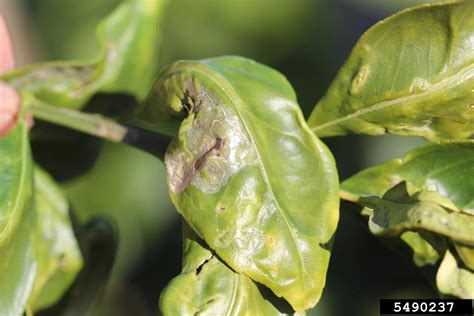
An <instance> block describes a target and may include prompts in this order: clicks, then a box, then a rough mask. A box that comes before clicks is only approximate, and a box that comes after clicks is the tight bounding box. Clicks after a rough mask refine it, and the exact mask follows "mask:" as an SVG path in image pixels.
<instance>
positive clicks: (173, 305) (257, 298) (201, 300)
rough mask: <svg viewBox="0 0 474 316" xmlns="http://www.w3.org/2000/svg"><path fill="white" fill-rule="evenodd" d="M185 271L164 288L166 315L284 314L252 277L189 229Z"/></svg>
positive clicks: (161, 302) (185, 244)
mask: <svg viewBox="0 0 474 316" xmlns="http://www.w3.org/2000/svg"><path fill="white" fill-rule="evenodd" d="M183 239H184V247H183V270H182V272H181V274H180V275H179V276H177V277H176V278H174V279H173V280H172V281H171V282H170V283H169V284H168V285H167V286H166V288H165V289H164V290H163V292H162V294H161V297H160V309H161V311H162V313H163V315H282V314H281V313H280V312H279V311H278V310H277V309H276V308H275V307H274V306H273V305H272V304H271V303H270V302H269V301H267V300H266V299H265V298H264V297H263V296H262V294H261V293H260V291H259V289H258V288H257V286H256V285H255V283H253V281H252V280H251V279H249V278H248V277H246V276H245V275H243V274H239V273H236V272H234V271H232V270H231V269H230V268H229V267H228V266H227V265H226V264H225V263H223V262H222V261H221V260H220V259H219V258H218V257H216V256H215V255H214V254H213V253H212V252H211V251H210V250H209V249H207V248H206V246H204V245H202V241H201V240H199V239H198V238H197V236H195V235H194V233H192V231H191V230H190V229H189V228H188V229H186V228H185V232H184V236H183Z"/></svg>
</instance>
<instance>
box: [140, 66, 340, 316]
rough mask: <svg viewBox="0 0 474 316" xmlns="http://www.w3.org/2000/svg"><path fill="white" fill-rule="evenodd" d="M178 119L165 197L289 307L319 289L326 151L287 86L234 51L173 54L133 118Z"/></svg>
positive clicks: (330, 174)
mask: <svg viewBox="0 0 474 316" xmlns="http://www.w3.org/2000/svg"><path fill="white" fill-rule="evenodd" d="M180 120H183V121H182V123H181V126H180V127H179V133H178V137H177V138H176V139H175V140H174V142H173V143H172V144H171V146H170V147H169V148H168V151H167V154H166V157H165V164H166V166H167V171H168V184H169V188H170V193H171V198H172V200H173V202H174V204H175V206H176V208H177V210H178V212H180V213H181V214H182V215H183V217H184V218H185V219H186V221H187V222H188V223H189V225H190V226H191V227H192V228H193V229H194V230H195V231H196V232H197V233H198V235H199V236H201V237H202V238H203V239H204V240H205V241H206V243H207V244H208V245H209V247H210V248H212V249H213V250H214V251H215V252H216V253H217V254H218V256H219V257H220V258H222V260H224V261H225V262H226V263H227V264H228V265H229V266H230V267H231V268H233V269H234V270H235V271H237V272H239V273H243V274H245V275H247V276H248V277H250V278H251V279H253V280H255V281H257V282H260V283H262V284H264V285H266V286H267V287H269V288H270V289H271V290H272V291H273V292H274V293H275V294H276V295H278V296H281V297H283V298H285V299H286V300H287V301H288V302H289V303H290V304H291V305H292V307H293V308H294V309H295V310H297V311H303V310H305V309H307V308H310V307H312V306H314V305H315V304H316V303H317V301H318V300H319V298H320V296H321V292H322V290H323V287H324V284H325V279H326V270H327V267H328V263H329V256H330V251H329V247H330V241H331V239H332V236H333V234H334V232H335V229H336V225H337V221H338V204H339V201H338V181H337V172H336V169H335V166H334V162H333V158H332V156H331V154H330V152H329V151H328V149H327V148H326V146H324V144H323V143H322V142H320V141H319V140H318V139H317V138H315V137H314V135H313V134H312V133H311V132H310V130H309V128H308V127H307V125H306V123H305V121H304V119H303V116H302V113H301V111H300V109H299V107H298V105H297V103H296V98H295V95H294V92H293V90H292V88H291V86H290V85H289V84H288V82H287V81H286V79H285V78H284V77H283V76H282V75H281V74H279V73H277V72H276V71H274V70H272V69H270V68H268V67H265V66H263V65H260V64H258V63H255V62H253V61H251V60H248V59H244V58H238V57H223V58H217V59H210V60H204V61H196V62H192V61H189V62H178V63H176V64H174V65H172V66H171V67H169V68H167V69H166V70H165V71H164V72H163V73H162V74H161V76H160V78H159V79H158V81H157V82H156V86H155V88H154V92H153V94H152V95H151V96H150V99H149V100H148V101H147V102H146V104H145V105H144V106H143V108H142V109H141V110H140V112H139V113H138V114H137V116H136V120H135V123H136V124H138V125H140V126H142V127H146V128H149V129H155V130H159V129H160V128H163V126H166V127H167V128H168V131H172V129H170V127H173V124H174V126H175V128H176V127H177V126H178V125H177V124H178V123H179V121H180Z"/></svg>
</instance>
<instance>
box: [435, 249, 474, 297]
mask: <svg viewBox="0 0 474 316" xmlns="http://www.w3.org/2000/svg"><path fill="white" fill-rule="evenodd" d="M436 286H437V287H438V290H439V291H440V292H441V293H443V294H449V295H454V296H457V297H459V298H464V299H472V298H473V297H474V273H473V272H470V271H469V270H465V269H462V268H460V267H459V266H458V264H457V262H456V259H455V258H454V256H453V255H452V254H451V253H450V252H449V251H446V254H445V256H444V259H443V261H442V262H441V265H440V267H439V269H438V273H437V274H436Z"/></svg>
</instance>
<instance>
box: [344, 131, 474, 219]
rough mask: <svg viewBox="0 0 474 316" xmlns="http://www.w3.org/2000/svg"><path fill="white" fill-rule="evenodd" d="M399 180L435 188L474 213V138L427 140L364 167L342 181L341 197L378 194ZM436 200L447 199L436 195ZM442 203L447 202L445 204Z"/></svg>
mask: <svg viewBox="0 0 474 316" xmlns="http://www.w3.org/2000/svg"><path fill="white" fill-rule="evenodd" d="M400 181H407V182H410V183H411V184H414V185H415V186H416V187H418V188H419V189H421V190H426V191H432V192H437V193H439V194H440V195H443V196H445V197H446V198H448V199H449V200H450V201H452V202H453V203H454V204H455V205H456V206H457V207H458V208H460V209H461V210H462V211H463V212H465V213H468V214H474V195H473V194H472V192H474V141H472V140H466V141H455V142H445V143H438V144H427V145H424V146H421V147H418V148H416V149H414V150H413V151H411V152H410V153H408V154H407V155H406V156H405V157H404V158H403V159H394V160H390V161H388V162H386V163H384V164H381V165H379V166H376V167H372V168H368V169H366V170H363V171H361V172H359V173H357V174H356V175H354V176H352V177H351V178H349V179H347V180H345V181H344V182H342V184H341V189H342V193H341V195H342V197H343V198H345V199H349V200H352V201H357V200H358V199H359V197H361V196H379V197H381V196H382V195H383V194H384V193H385V192H386V191H387V190H389V189H390V188H391V187H393V186H394V185H395V184H397V183H399V182H400ZM437 203H438V204H443V203H449V202H447V201H444V202H443V201H441V197H439V198H438V201H437ZM445 206H447V205H446V204H445Z"/></svg>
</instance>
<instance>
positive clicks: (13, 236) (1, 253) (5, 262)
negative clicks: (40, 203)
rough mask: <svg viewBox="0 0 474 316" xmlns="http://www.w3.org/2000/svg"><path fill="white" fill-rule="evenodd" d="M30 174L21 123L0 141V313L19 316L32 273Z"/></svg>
mask: <svg viewBox="0 0 474 316" xmlns="http://www.w3.org/2000/svg"><path fill="white" fill-rule="evenodd" d="M32 192H33V170H32V162H31V155H30V147H29V142H28V129H27V126H26V123H25V122H24V121H20V122H19V124H18V125H17V127H16V128H15V129H14V130H12V131H11V132H10V133H9V134H7V135H6V136H5V137H3V138H0V311H1V312H2V315H6V316H16V315H20V314H22V313H23V310H24V309H25V306H26V303H27V300H28V297H29V295H30V292H31V289H32V286H33V281H34V277H35V273H36V268H37V267H36V263H35V262H34V248H33V246H32V239H33V236H34V224H35V213H34V212H33V210H32Z"/></svg>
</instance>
